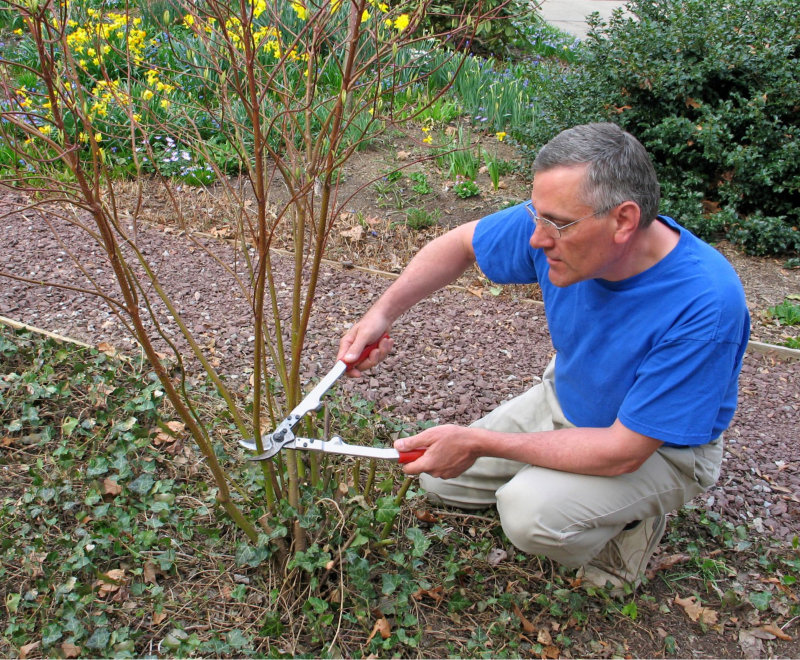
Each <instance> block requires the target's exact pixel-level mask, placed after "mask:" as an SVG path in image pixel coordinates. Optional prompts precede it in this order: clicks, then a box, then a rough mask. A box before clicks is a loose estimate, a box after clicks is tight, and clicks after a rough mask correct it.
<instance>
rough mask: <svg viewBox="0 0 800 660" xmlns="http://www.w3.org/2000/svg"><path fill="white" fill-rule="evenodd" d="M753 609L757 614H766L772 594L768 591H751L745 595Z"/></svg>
mask: <svg viewBox="0 0 800 660" xmlns="http://www.w3.org/2000/svg"><path fill="white" fill-rule="evenodd" d="M747 600H749V601H750V602H751V603H752V605H753V607H755V608H756V609H757V610H758V611H759V612H766V611H767V610H768V609H769V603H770V601H771V600H772V594H771V593H770V592H769V591H752V592H750V593H749V594H748V595H747Z"/></svg>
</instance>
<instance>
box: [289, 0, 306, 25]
mask: <svg viewBox="0 0 800 660" xmlns="http://www.w3.org/2000/svg"><path fill="white" fill-rule="evenodd" d="M292 9H294V13H295V14H297V18H299V19H300V20H301V21H304V20H306V19H307V18H308V10H307V9H306V8H305V7H304V6H303V5H302V4H301V3H299V2H293V3H292Z"/></svg>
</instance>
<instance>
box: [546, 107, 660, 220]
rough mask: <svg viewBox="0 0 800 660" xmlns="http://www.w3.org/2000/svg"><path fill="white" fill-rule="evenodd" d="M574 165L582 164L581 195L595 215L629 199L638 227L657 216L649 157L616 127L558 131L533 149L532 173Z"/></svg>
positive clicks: (657, 195)
mask: <svg viewBox="0 0 800 660" xmlns="http://www.w3.org/2000/svg"><path fill="white" fill-rule="evenodd" d="M577 165H588V167H587V169H586V178H585V179H584V182H583V186H582V191H581V196H582V201H583V202H585V203H586V204H587V205H589V206H591V207H592V208H593V209H594V210H595V211H596V212H597V213H603V212H605V211H609V210H611V209H613V208H614V207H615V206H617V205H619V204H622V203H623V202H627V201H632V202H634V203H635V204H637V205H638V206H639V210H640V211H641V220H640V225H639V226H640V227H646V226H648V225H649V224H650V223H651V222H652V221H653V220H654V219H655V217H656V215H658V201H659V198H660V196H661V188H660V186H659V184H658V179H657V178H656V171H655V169H654V168H653V163H652V162H651V160H650V156H649V155H648V153H647V151H646V150H645V148H644V147H643V146H642V143H641V142H639V141H638V140H637V139H636V138H635V137H633V135H631V134H630V133H627V132H626V131H623V130H622V129H621V128H620V127H619V126H617V125H616V124H611V123H605V124H583V125H582V126H575V127H574V128H569V129H567V130H565V131H562V132H561V133H559V134H558V135H556V136H555V137H554V138H553V139H552V140H550V142H548V143H547V144H546V145H544V147H542V149H541V151H539V153H538V154H537V156H536V159H535V160H534V161H533V174H534V176H535V175H536V173H537V172H543V171H546V170H550V169H553V168H555V167H573V166H577Z"/></svg>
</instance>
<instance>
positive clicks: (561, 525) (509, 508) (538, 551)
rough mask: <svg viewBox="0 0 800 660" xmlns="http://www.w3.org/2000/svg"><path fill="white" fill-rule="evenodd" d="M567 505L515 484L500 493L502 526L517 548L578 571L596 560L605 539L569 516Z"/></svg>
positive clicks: (499, 506) (498, 500)
mask: <svg viewBox="0 0 800 660" xmlns="http://www.w3.org/2000/svg"><path fill="white" fill-rule="evenodd" d="M563 505H564V502H563V498H561V497H558V496H556V497H553V496H552V494H549V493H547V492H543V491H542V490H537V489H532V488H530V487H526V485H524V484H520V483H515V482H514V481H513V480H512V481H510V482H509V483H508V484H506V485H505V486H503V487H502V488H500V489H499V490H498V491H497V511H498V513H499V514H500V523H501V525H502V527H503V531H504V532H505V534H506V536H507V537H508V540H509V541H511V543H513V544H514V546H515V547H516V548H519V549H520V550H522V551H523V552H526V553H528V554H532V555H544V556H546V557H549V558H551V559H553V560H555V561H557V562H558V563H560V564H563V565H564V566H567V567H569V568H577V567H578V566H582V565H583V564H584V563H586V562H587V561H589V559H591V558H592V557H593V556H594V554H595V553H596V552H597V551H598V550H599V548H600V547H602V545H603V543H605V538H604V537H603V536H602V535H601V536H598V535H597V534H596V531H597V530H593V529H592V528H591V527H590V526H589V525H588V524H586V523H582V522H579V521H575V520H574V519H572V518H570V517H569V516H568V515H565V512H564V506H563ZM596 536H597V538H595V537H596Z"/></svg>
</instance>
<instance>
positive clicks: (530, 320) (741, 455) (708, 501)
mask: <svg viewBox="0 0 800 660" xmlns="http://www.w3.org/2000/svg"><path fill="white" fill-rule="evenodd" d="M24 203H25V200H24V199H23V198H22V197H21V196H20V195H19V194H17V193H13V192H5V193H2V194H1V195H0V217H2V218H3V221H2V223H0V273H3V274H6V275H16V276H18V277H24V278H29V279H33V280H37V281H42V282H49V283H54V282H58V283H61V284H64V285H70V286H72V287H75V289H72V290H69V289H63V288H61V289H59V288H56V287H53V286H44V287H42V286H34V285H31V284H27V283H24V282H21V281H19V280H15V279H12V278H8V277H6V278H3V285H2V287H0V315H2V316H5V317H8V318H11V319H14V320H16V321H20V322H23V323H28V324H31V325H33V326H37V327H39V328H43V329H46V330H49V331H51V332H56V333H59V334H63V335H66V336H69V337H73V338H76V339H80V340H83V341H86V342H87V343H91V344H98V343H100V342H108V343H110V344H112V345H114V346H116V347H117V348H119V349H121V350H132V349H133V348H134V347H133V346H132V342H131V340H130V338H129V337H128V336H127V334H126V332H125V331H124V329H123V327H122V325H121V324H120V322H119V321H118V319H116V318H115V317H114V316H113V315H112V314H111V313H110V312H109V310H108V307H107V306H106V305H105V304H103V303H101V302H99V301H98V300H97V299H96V297H94V296H92V295H90V294H89V293H88V292H86V291H80V290H78V289H84V290H93V288H94V287H93V285H92V284H90V282H89V278H91V279H92V280H94V281H95V282H96V283H97V285H98V286H100V287H101V288H103V289H105V290H106V291H114V290H115V288H114V285H113V283H112V282H111V279H110V277H109V268H108V265H107V261H106V258H105V255H104V253H103V251H102V250H101V248H99V247H98V246H97V245H96V244H94V243H92V242H91V241H89V240H87V239H86V237H85V234H83V233H81V232H80V231H79V230H77V229H76V228H75V227H74V226H71V225H69V224H68V223H66V222H65V221H64V220H61V219H59V218H57V217H55V216H54V215H52V214H50V215H43V214H40V213H38V212H36V211H33V210H30V209H28V210H25V211H23V212H13V211H14V210H15V209H18V208H20V207H22V206H24ZM6 214H7V215H6ZM53 230H56V232H57V234H58V238H56V236H55V234H54V231H53ZM137 241H138V246H139V248H140V249H141V251H142V252H143V253H144V254H145V255H147V256H148V258H149V259H150V260H151V262H152V263H153V265H154V267H155V269H156V272H157V274H158V277H159V278H160V279H161V281H162V283H163V284H164V285H165V287H166V289H167V290H168V291H169V293H170V294H171V295H172V297H173V299H174V300H175V301H176V303H177V305H178V309H179V311H180V313H181V314H182V315H183V316H184V318H185V320H186V321H187V323H188V325H189V327H190V328H191V329H192V330H193V331H194V332H195V333H196V335H197V336H198V338H199V340H200V343H201V344H204V345H205V346H207V347H209V348H208V350H209V352H210V353H211V354H212V357H213V358H214V359H215V361H218V362H217V363H218V364H219V370H220V371H221V372H222V373H224V374H226V375H227V376H228V377H229V378H231V379H236V378H238V379H242V382H244V379H247V378H248V376H249V373H248V371H247V364H248V360H249V356H250V354H251V348H252V329H251V327H250V324H249V316H250V314H249V311H248V305H247V302H246V300H245V297H244V296H243V295H241V294H240V293H239V292H238V291H237V289H236V287H235V286H234V285H233V283H232V278H231V272H237V271H241V264H237V263H236V260H235V257H234V255H233V253H232V252H231V251H230V250H229V248H228V247H227V246H226V245H225V244H224V243H219V242H215V241H212V240H210V239H207V238H204V239H196V240H195V241H191V240H189V239H188V238H187V237H186V236H184V235H178V234H176V233H165V232H163V231H160V230H156V229H144V228H142V229H140V230H139V233H138V238H137ZM203 245H208V246H211V247H213V249H214V251H215V252H216V253H217V255H218V256H219V257H220V260H219V261H215V260H213V259H211V258H210V257H209V256H208V254H206V252H205V251H204V249H203V248H202V246H203ZM73 258H74V259H76V260H77V262H78V263H79V264H80V265H81V267H82V268H83V272H81V271H80V270H78V268H76V266H75V263H74V261H73ZM274 263H275V268H276V274H277V279H278V281H282V282H287V283H288V282H290V281H291V276H290V275H291V262H290V260H289V259H288V258H287V257H285V256H280V255H275V257H274ZM222 264H225V266H226V267H227V268H228V270H226V268H223V266H222ZM743 279H745V286H746V287H747V280H746V278H743ZM387 285H388V281H387V279H386V278H385V277H381V276H378V275H374V274H370V273H366V272H362V271H359V270H352V269H350V270H348V269H344V268H340V267H335V266H324V267H323V273H322V278H321V285H320V288H319V292H318V294H317V299H316V301H315V311H314V315H313V319H312V323H311V328H310V332H309V338H308V342H307V346H306V350H305V353H304V356H303V360H304V365H303V371H304V375H305V376H306V377H307V379H308V381H309V382H311V381H313V380H315V379H316V378H318V377H319V376H320V375H322V374H324V373H325V372H327V370H328V369H329V368H330V367H331V366H332V364H333V361H334V359H335V355H336V348H337V345H338V340H339V337H340V336H341V335H342V333H343V332H344V331H345V329H346V328H347V327H348V326H349V324H351V323H352V322H354V321H355V320H357V319H358V317H359V316H360V314H362V313H363V312H364V311H365V310H366V309H367V307H368V306H369V304H370V303H371V301H372V300H374V299H375V297H377V296H378V295H379V294H380V292H381V291H383V290H384V289H385V288H386V286H387ZM289 291H290V289H289V285H288V284H287V285H286V287H285V288H281V290H280V301H281V304H282V305H283V306H285V309H286V315H287V316H288V313H289V311H288V310H289V306H288V296H289ZM525 295H526V294H525V291H524V290H520V291H519V292H518V293H515V292H513V291H511V292H509V291H508V290H506V291H504V293H503V295H500V296H493V295H491V294H488V293H485V295H482V296H477V295H475V294H474V293H470V292H468V291H465V290H461V289H448V290H445V291H442V292H440V293H438V294H436V295H435V296H434V297H432V298H431V299H429V300H427V301H425V302H423V303H421V304H419V305H418V306H417V307H416V308H415V309H414V310H412V311H411V312H409V313H408V314H407V315H406V316H404V317H403V318H402V319H400V321H398V323H397V324H396V326H395V328H394V329H393V337H394V340H395V347H396V348H395V353H394V354H393V355H392V356H390V357H389V358H388V359H387V360H386V361H385V362H384V363H383V364H382V365H380V366H379V367H378V368H377V369H375V370H373V372H371V373H370V374H368V375H367V376H366V377H365V378H363V379H361V380H359V381H346V382H344V383H342V385H340V388H343V389H344V391H345V392H353V393H358V394H359V395H360V396H362V397H364V398H366V399H370V400H373V401H375V402H376V403H377V404H378V405H379V406H380V407H381V408H382V409H383V410H384V411H385V414H387V415H390V416H394V417H395V418H399V419H404V420H420V421H423V420H433V421H435V422H442V423H445V422H453V423H468V422H470V421H472V420H474V419H476V418H478V417H480V416H481V415H483V414H485V413H486V412H488V411H489V410H491V409H492V408H494V407H495V406H497V405H498V404H499V403H500V402H502V401H503V400H505V399H507V398H509V397H511V396H514V395H516V394H518V393H520V392H522V391H524V390H525V389H526V388H527V387H529V386H531V385H532V384H533V383H535V382H536V380H537V378H538V376H539V375H540V374H541V372H542V370H543V368H544V366H545V365H546V364H547V362H548V360H549V358H550V357H551V355H552V347H551V346H550V342H549V335H548V332H547V328H546V323H545V318H544V313H543V309H542V307H541V306H540V305H539V304H538V303H536V302H535V301H533V300H531V299H529V298H525V297H524V296H525ZM162 320H163V321H164V328H165V330H166V331H167V333H169V335H171V336H172V337H174V338H175V339H176V340H178V345H179V346H180V345H181V341H180V339H179V337H178V332H177V327H176V325H175V324H174V322H172V321H171V320H169V319H166V318H163V319H162ZM162 348H163V350H165V351H166V350H167V349H166V345H164V346H163V347H162ZM798 411H800V362H791V361H787V360H782V359H778V358H775V357H770V356H765V355H762V354H759V353H748V354H747V356H746V358H745V364H744V368H743V371H742V377H741V397H740V406H739V409H738V411H737V413H736V417H735V419H734V422H733V424H732V426H731V428H730V429H729V431H728V432H727V434H726V451H725V463H724V467H723V472H722V476H721V478H720V480H719V483H718V485H717V486H716V487H715V488H713V489H712V490H710V491H709V492H708V493H706V494H704V495H703V496H701V498H699V499H700V500H701V502H698V503H700V504H702V505H703V506H705V507H706V508H708V509H709V510H711V511H717V512H719V513H720V514H721V515H722V516H724V517H725V518H726V519H728V520H730V521H732V522H734V523H737V524H738V523H740V522H744V523H747V524H748V526H749V528H750V529H752V530H755V531H756V532H758V533H763V534H764V535H768V536H774V537H777V538H781V539H786V540H788V539H790V538H792V537H793V536H794V535H797V534H798V533H800V507H799V506H798V503H800V471H799V470H798V462H799V461H798V457H797V439H798V431H797V429H798V422H800V415H799V414H798ZM339 431H340V432H342V433H343V434H345V435H346V429H339Z"/></svg>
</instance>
